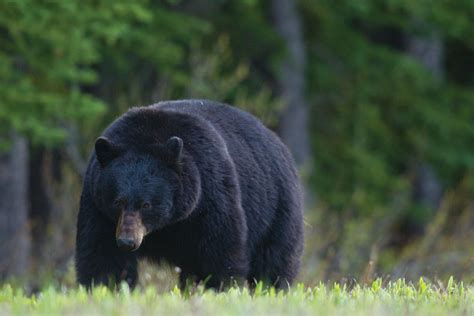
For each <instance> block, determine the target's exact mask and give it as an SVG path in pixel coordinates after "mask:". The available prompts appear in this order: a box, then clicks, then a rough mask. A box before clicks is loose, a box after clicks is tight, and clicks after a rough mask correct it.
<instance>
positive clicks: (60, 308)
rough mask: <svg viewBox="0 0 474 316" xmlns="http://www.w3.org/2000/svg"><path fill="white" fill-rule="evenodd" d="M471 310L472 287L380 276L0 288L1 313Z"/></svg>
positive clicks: (473, 306) (423, 312)
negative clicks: (210, 286) (286, 283)
mask: <svg viewBox="0 0 474 316" xmlns="http://www.w3.org/2000/svg"><path fill="white" fill-rule="evenodd" d="M59 314H61V315H104V314H110V315H249V314H252V315H382V314H383V315H385V316H388V315H408V314H410V315H474V287H473V286H472V285H464V284H463V283H462V282H455V281H454V280H453V279H452V278H451V279H449V281H448V282H447V283H446V284H442V283H438V284H431V283H428V282H426V281H424V280H423V279H420V280H419V282H417V283H416V284H413V283H409V282H406V281H404V280H403V279H400V280H398V281H394V282H387V283H385V282H382V280H381V279H378V280H375V281H374V282H373V283H371V284H368V285H365V286H361V285H357V284H356V285H354V286H352V287H351V288H349V287H348V286H346V285H342V284H338V283H334V284H332V285H325V284H319V285H317V286H315V287H305V286H304V285H303V284H298V285H296V286H294V287H293V288H291V289H290V290H289V291H287V292H284V291H276V290H275V289H272V288H270V289H265V288H264V287H263V286H261V285H260V286H258V287H257V288H256V289H255V290H254V291H250V290H249V289H247V288H238V287H235V288H231V289H229V290H227V291H224V292H220V293H216V292H214V291H212V290H204V289H203V288H202V287H197V288H192V289H188V290H186V291H183V292H181V291H180V290H179V289H178V288H174V289H172V290H170V291H166V292H163V293H160V291H159V290H157V287H155V286H147V287H143V288H138V289H136V290H133V291H130V290H129V289H128V287H127V286H126V285H122V287H121V288H120V290H119V291H110V290H109V289H108V288H106V287H97V288H95V289H94V290H93V291H92V292H87V291H86V290H85V289H83V288H61V287H49V288H45V289H43V290H41V291H38V292H37V293H35V294H30V295H28V294H26V293H25V292H24V291H23V290H22V289H21V288H20V287H14V286H12V285H9V284H6V285H3V286H2V287H1V289H0V315H59Z"/></svg>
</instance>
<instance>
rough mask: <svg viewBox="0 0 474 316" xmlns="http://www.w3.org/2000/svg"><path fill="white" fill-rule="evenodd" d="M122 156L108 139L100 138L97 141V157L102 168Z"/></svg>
mask: <svg viewBox="0 0 474 316" xmlns="http://www.w3.org/2000/svg"><path fill="white" fill-rule="evenodd" d="M119 154H120V149H119V147H118V146H117V145H115V144H113V143H112V142H111V141H110V140H108V139H107V138H106V137H99V138H97V140H96V141H95V155H96V156H97V160H98V161H99V163H100V165H101V167H102V168H103V167H105V166H107V164H108V163H110V162H111V161H112V160H114V159H115V158H117V157H118V156H119Z"/></svg>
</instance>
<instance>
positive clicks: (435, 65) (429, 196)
mask: <svg viewBox="0 0 474 316" xmlns="http://www.w3.org/2000/svg"><path fill="white" fill-rule="evenodd" d="M407 52H408V54H409V55H411V56H413V57H414V58H415V59H417V60H418V61H419V62H420V63H421V64H422V65H424V66H425V67H426V68H427V69H429V70H430V71H431V72H432V74H433V76H434V77H435V78H437V79H438V80H440V81H441V80H443V54H444V52H443V42H442V40H441V38H440V37H439V36H438V35H437V34H436V33H435V32H433V33H432V34H430V35H429V36H427V37H418V36H408V38H407ZM415 168H416V180H415V185H414V197H415V199H416V200H417V201H419V202H420V203H421V204H422V205H423V206H425V207H428V208H429V209H431V210H432V211H433V212H434V211H435V210H436V209H437V208H438V207H439V203H440V201H441V195H442V193H443V189H442V186H441V182H440V181H439V179H438V177H437V175H436V173H435V171H434V170H433V168H432V167H431V166H430V165H429V164H428V163H426V162H425V161H422V162H419V163H418V165H417V166H415Z"/></svg>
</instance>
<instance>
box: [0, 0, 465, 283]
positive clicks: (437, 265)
mask: <svg viewBox="0 0 474 316" xmlns="http://www.w3.org/2000/svg"><path fill="white" fill-rule="evenodd" d="M473 88H474V1H471V0H456V1H448V0H444V1H443V0H440V1H428V0H417V1H413V0H391V1H381V0H359V1H353V0H339V1H335V0H299V1H298V0H241V1H237V0H214V1H211V0H207V1H206V0H193V1H191V0H187V1H186V0H168V1H164V0H162V1H133V2H132V1H108V0H97V1H78V0H74V1H73V0H71V1H57V2H46V1H33V0H18V1H9V0H0V279H1V280H6V279H10V278H16V279H18V280H21V281H23V282H25V283H24V284H33V285H41V284H42V283H43V282H51V281H53V282H61V283H67V282H70V283H72V282H73V281H72V280H73V275H71V271H72V268H71V267H72V262H73V261H72V260H73V249H74V238H75V220H76V214H77V211H78V200H79V194H80V190H81V184H82V183H81V182H82V174H83V172H84V168H85V166H86V163H87V158H88V155H89V153H90V151H91V148H92V145H93V142H94V140H95V138H96V137H97V136H98V135H99V133H100V132H101V131H102V129H103V128H104V127H105V126H106V125H107V124H108V123H109V122H111V121H112V120H113V119H114V118H115V117H116V116H118V115H120V114H121V113H123V112H124V111H126V110H127V108H129V107H131V106H137V105H148V104H152V103H155V102H158V101H159V100H165V99H183V98H209V99H215V100H219V101H223V102H228V103H231V104H234V105H235V106H238V107H240V108H243V109H245V110H247V111H249V112H251V113H253V114H255V115H256V116H258V117H259V118H260V119H262V120H263V121H264V122H265V123H266V124H267V126H269V127H270V128H271V129H273V130H275V131H276V132H277V133H278V134H279V135H280V136H281V137H282V139H283V141H284V142H285V143H286V144H287V145H288V146H289V148H290V149H291V151H292V152H293V155H294V157H295V159H296V161H297V163H298V166H299V169H300V172H301V175H302V180H303V182H304V185H305V192H306V199H305V200H306V209H305V222H306V239H307V242H306V249H305V256H304V261H303V266H302V271H301V274H300V280H301V281H304V282H305V283H306V284H314V283H318V282H319V281H328V280H331V281H339V280H349V281H357V282H361V283H364V282H368V281H371V280H372V279H373V278H375V277H379V276H382V277H384V278H386V279H388V278H397V277H405V278H407V279H411V280H416V279H418V278H419V277H420V276H422V275H423V276H425V277H426V278H428V279H431V280H445V279H446V278H447V276H449V275H454V276H455V277H456V278H462V279H464V280H465V281H466V282H467V281H469V282H472V281H473V278H474V242H473V241H474V195H473V192H474V173H473V171H474V89H473ZM151 273H154V272H151ZM158 273H161V272H158ZM147 275H148V274H147ZM148 276H149V275H148ZM158 279H160V278H158Z"/></svg>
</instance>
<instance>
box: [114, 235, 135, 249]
mask: <svg viewBox="0 0 474 316" xmlns="http://www.w3.org/2000/svg"><path fill="white" fill-rule="evenodd" d="M117 246H118V247H119V248H120V249H122V250H126V251H131V250H135V249H136V248H137V247H136V245H135V241H134V240H133V239H132V238H118V239H117Z"/></svg>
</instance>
